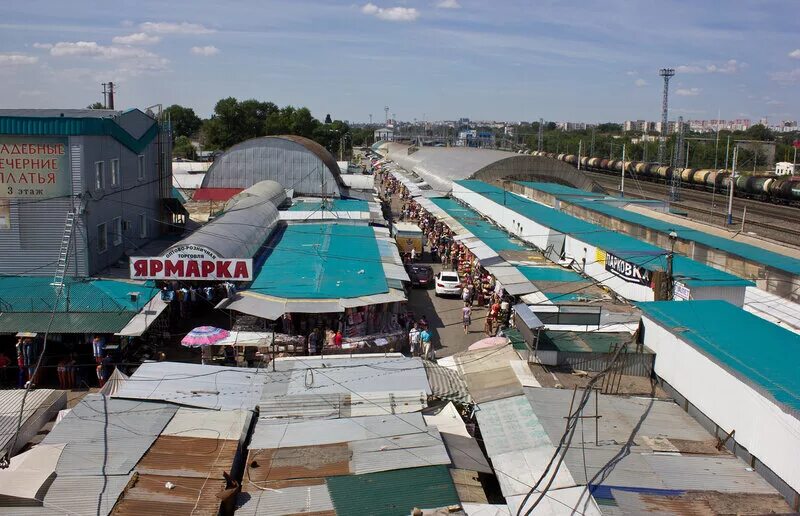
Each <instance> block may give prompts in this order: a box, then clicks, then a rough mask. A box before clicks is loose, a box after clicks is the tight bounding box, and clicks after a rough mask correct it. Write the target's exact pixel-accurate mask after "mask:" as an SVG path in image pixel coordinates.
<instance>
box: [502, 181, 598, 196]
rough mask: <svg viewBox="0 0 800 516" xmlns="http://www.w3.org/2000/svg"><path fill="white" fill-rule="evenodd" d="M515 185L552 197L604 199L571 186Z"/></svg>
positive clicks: (519, 182)
mask: <svg viewBox="0 0 800 516" xmlns="http://www.w3.org/2000/svg"><path fill="white" fill-rule="evenodd" d="M517 184H519V185H522V186H527V187H528V188H533V189H534V190H539V191H540V192H545V193H549V194H552V195H556V196H558V195H580V196H583V197H605V195H604V194H601V193H597V192H587V191H586V190H581V189H580V188H573V187H571V186H564V185H559V184H556V183H539V182H535V181H517Z"/></svg>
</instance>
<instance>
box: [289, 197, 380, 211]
mask: <svg viewBox="0 0 800 516" xmlns="http://www.w3.org/2000/svg"><path fill="white" fill-rule="evenodd" d="M322 202H323V201H322V199H299V200H296V201H294V203H293V204H292V206H291V207H290V208H289V209H288V210H287V211H320V209H321V206H322ZM325 211H362V212H366V211H369V204H368V203H367V201H362V200H359V199H326V200H325Z"/></svg>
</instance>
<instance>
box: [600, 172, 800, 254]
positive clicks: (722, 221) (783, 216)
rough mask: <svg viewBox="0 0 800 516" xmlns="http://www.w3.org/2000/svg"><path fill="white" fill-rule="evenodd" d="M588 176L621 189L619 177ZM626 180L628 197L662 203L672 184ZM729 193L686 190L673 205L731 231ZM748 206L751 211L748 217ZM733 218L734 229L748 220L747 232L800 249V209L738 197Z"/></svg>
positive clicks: (612, 189) (609, 188)
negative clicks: (728, 224) (728, 223)
mask: <svg viewBox="0 0 800 516" xmlns="http://www.w3.org/2000/svg"><path fill="white" fill-rule="evenodd" d="M585 173H586V174H587V175H589V176H590V177H591V178H592V179H593V180H595V181H596V182H597V183H598V184H599V185H600V186H602V187H604V188H606V189H607V190H609V191H612V192H613V191H617V190H618V188H619V178H617V177H614V176H611V175H608V174H604V173H600V172H590V171H586V172H585ZM626 179H628V180H627V181H626V187H627V188H626V189H625V194H626V195H628V196H630V197H636V198H642V199H654V200H661V201H663V200H665V199H666V197H667V191H668V190H667V189H668V185H662V184H658V183H652V182H649V181H637V180H636V179H629V178H626ZM726 193H727V192H720V193H718V194H712V193H708V192H704V191H699V190H693V189H689V188H682V189H681V200H680V201H678V202H675V203H673V206H675V207H676V208H680V209H683V210H685V211H686V212H688V213H689V214H690V215H691V219H693V220H697V221H700V222H706V223H710V224H713V225H716V226H719V227H723V228H727V227H728V226H727V206H728V197H727V195H726ZM745 207H746V208H747V212H746V215H745V213H744V211H745ZM732 215H733V217H732V218H733V223H734V226H737V227H740V226H741V223H742V218H743V217H744V219H745V224H744V231H745V232H748V233H755V234H756V235H759V236H761V237H764V238H769V239H771V240H775V241H778V242H781V243H785V244H790V245H793V246H800V229H798V221H800V209H798V208H794V207H791V206H784V205H772V204H766V203H764V202H761V201H756V200H752V199H744V198H740V197H735V198H734V201H733V213H732Z"/></svg>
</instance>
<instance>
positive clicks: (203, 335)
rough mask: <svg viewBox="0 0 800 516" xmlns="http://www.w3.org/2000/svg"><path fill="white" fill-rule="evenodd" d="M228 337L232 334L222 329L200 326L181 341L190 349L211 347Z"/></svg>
mask: <svg viewBox="0 0 800 516" xmlns="http://www.w3.org/2000/svg"><path fill="white" fill-rule="evenodd" d="M228 335H230V332H229V331H228V330H223V329H222V328H215V327H214V326H199V327H197V328H195V329H193V330H192V331H190V332H189V333H187V334H186V336H185V337H184V338H183V339H181V344H182V345H184V346H186V347H189V348H198V347H202V346H211V345H212V344H216V343H217V342H219V341H221V340H223V339H225V338H226V337H228Z"/></svg>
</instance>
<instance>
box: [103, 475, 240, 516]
mask: <svg viewBox="0 0 800 516" xmlns="http://www.w3.org/2000/svg"><path fill="white" fill-rule="evenodd" d="M168 482H171V483H173V484H175V486H176V487H174V488H173V489H169V488H167V487H166V484H167V483H168ZM224 489H225V480H223V479H222V478H219V477H212V478H209V479H206V478H205V477H200V478H188V477H177V478H176V477H174V476H162V475H138V476H137V477H136V479H135V481H133V482H132V483H131V485H130V486H129V487H128V489H127V490H125V492H124V493H123V494H122V497H121V498H120V500H119V501H118V503H117V505H116V506H115V507H114V511H113V512H112V514H113V515H114V516H141V515H152V516H156V515H166V516H178V515H180V514H190V515H192V516H217V515H218V514H219V510H220V503H221V500H220V499H219V498H218V497H217V494H218V493H220V492H222V491H223V490H224Z"/></svg>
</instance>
